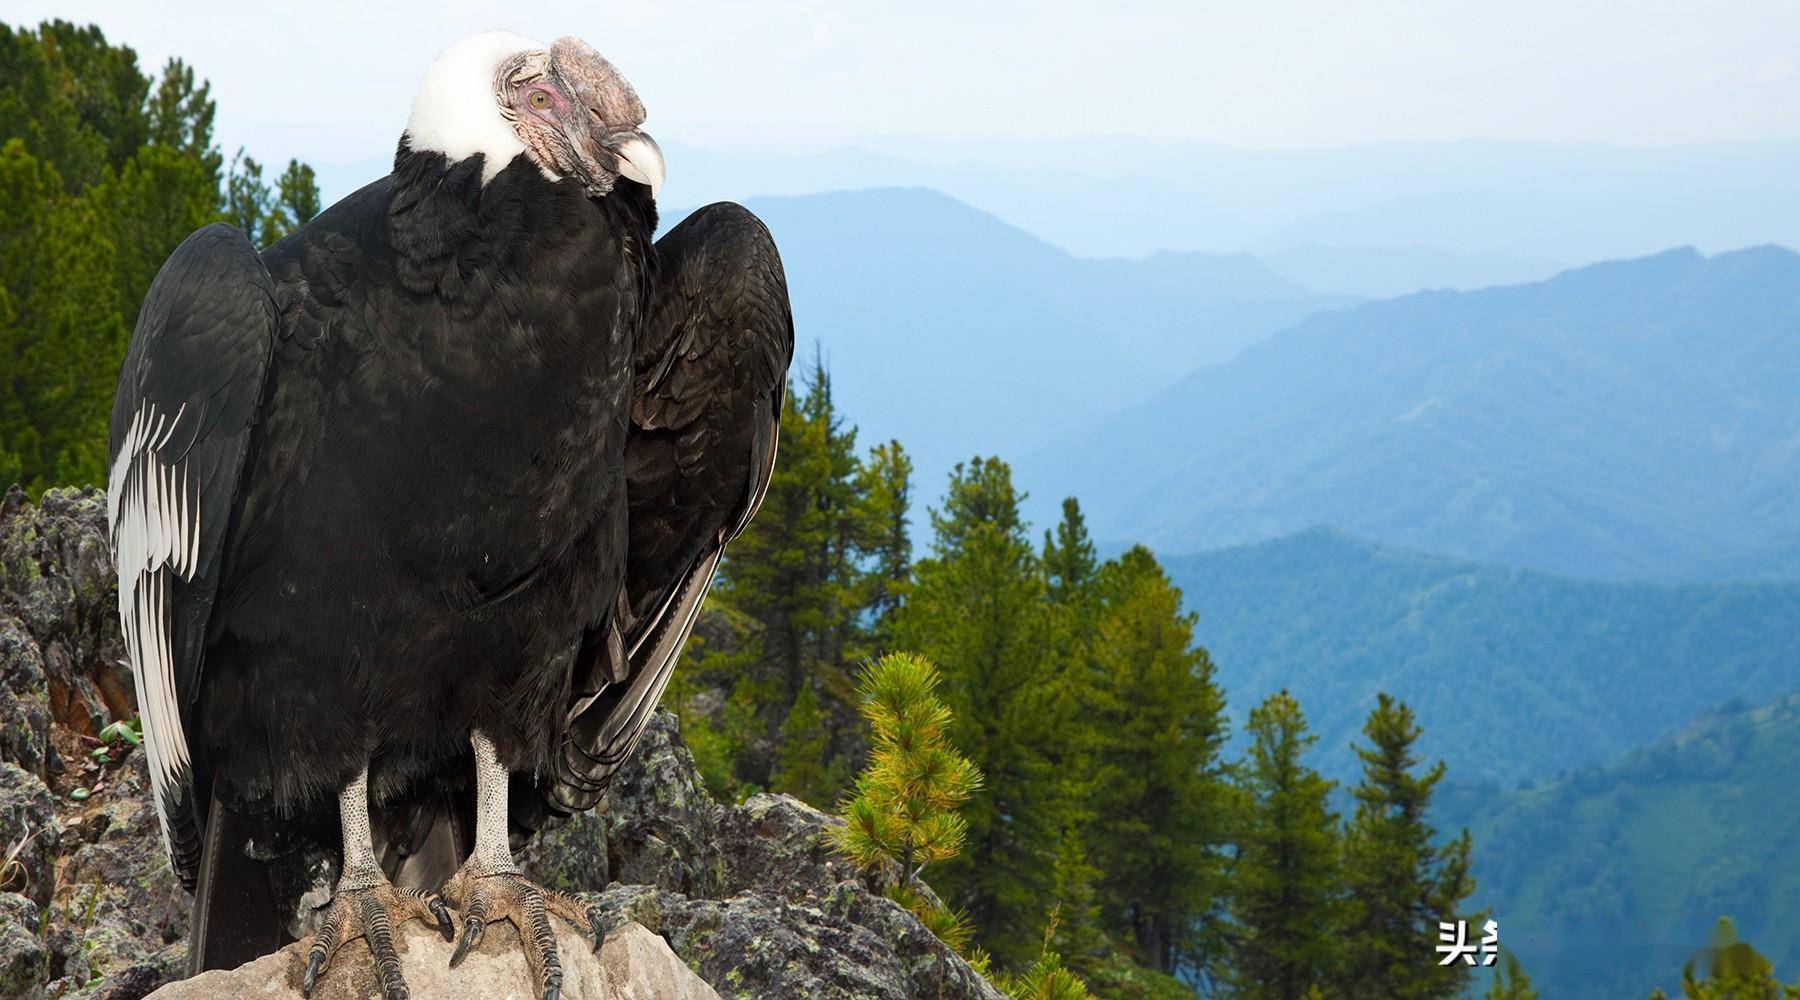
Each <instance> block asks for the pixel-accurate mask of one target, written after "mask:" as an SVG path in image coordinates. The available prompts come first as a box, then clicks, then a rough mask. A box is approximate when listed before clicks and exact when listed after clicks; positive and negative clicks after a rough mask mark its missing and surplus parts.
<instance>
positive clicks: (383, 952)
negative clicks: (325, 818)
mask: <svg viewBox="0 0 1800 1000" xmlns="http://www.w3.org/2000/svg"><path fill="white" fill-rule="evenodd" d="M338 813H339V816H340V819H341V822H342V824H343V830H344V858H343V861H344V863H343V867H342V868H340V869H339V872H338V883H337V890H336V891H335V892H334V893H332V896H331V903H330V904H329V906H328V907H327V909H326V911H325V923H324V926H322V927H320V928H319V933H317V934H315V935H313V943H312V950H311V952H310V953H309V954H308V955H307V959H306V975H305V978H304V979H303V980H302V981H301V987H300V990H301V993H303V994H304V995H306V996H312V991H313V987H314V986H316V985H318V982H319V977H320V976H321V975H322V974H323V973H324V972H325V970H327V969H329V968H330V967H331V962H332V959H333V958H335V957H336V956H337V953H338V950H339V949H340V948H342V947H343V946H344V945H346V944H349V943H350V942H352V941H354V940H356V939H357V938H363V939H364V940H366V941H367V942H368V943H369V950H370V951H371V952H373V953H374V956H375V968H376V971H377V972H379V973H380V975H381V987H382V992H383V994H384V996H385V998H386V1000H407V990H406V980H405V979H403V978H402V977H401V975H400V956H399V955H398V954H396V953H395V951H394V928H396V927H398V926H400V924H402V923H404V922H406V921H408V920H411V919H413V918H415V917H416V918H418V919H420V920H426V921H429V922H431V923H433V924H435V925H437V929H438V932H439V933H440V934H442V935H444V940H446V941H449V940H450V939H451V938H452V937H453V936H454V932H455V928H454V926H453V925H452V924H451V922H450V911H449V908H448V907H446V906H445V905H444V901H443V899H441V898H440V897H438V896H437V894H435V893H425V892H418V891H416V890H413V889H397V888H395V887H394V885H393V884H392V883H390V882H389V881H388V879H387V876H386V875H385V874H383V873H382V871H381V865H380V863H379V862H377V861H376V860H375V846H374V838H373V837H371V836H370V833H369V769H368V768H367V767H366V766H365V767H364V768H363V770H362V773H361V774H359V775H357V776H356V780H355V781H352V782H351V783H350V784H349V786H348V787H346V788H345V789H344V791H343V793H342V794H341V795H339V796H338Z"/></svg>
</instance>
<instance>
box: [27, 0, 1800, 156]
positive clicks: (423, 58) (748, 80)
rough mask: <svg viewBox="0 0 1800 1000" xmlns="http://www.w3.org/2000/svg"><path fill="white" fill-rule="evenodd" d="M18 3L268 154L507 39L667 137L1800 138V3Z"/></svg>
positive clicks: (358, 133) (335, 134)
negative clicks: (213, 102)
mask: <svg viewBox="0 0 1800 1000" xmlns="http://www.w3.org/2000/svg"><path fill="white" fill-rule="evenodd" d="M7 6H8V10H7V13H6V14H5V17H6V19H7V20H8V21H11V22H14V23H20V22H29V21H35V20H38V19H40V18H43V17H50V16H60V17H65V18H71V19H75V20H81V21H95V22H98V23H99V24H101V25H103V26H104V27H105V28H106V29H107V31H108V33H109V34H110V35H111V36H112V37H114V38H115V39H117V40H119V41H123V42H127V43H129V44H132V45H134V46H136V47H137V48H138V50H139V52H140V54H141V55H142V57H143V58H144V61H145V62H146V63H149V64H152V65H154V64H158V63H160V61H161V60H162V59H163V58H164V57H166V56H168V55H170V54H182V55H185V56H186V57H187V58H188V59H189V60H190V61H191V62H193V63H194V64H195V65H196V66H197V67H198V68H199V69H200V70H201V72H203V73H205V74H206V75H207V76H209V77H210V78H211V79H212V80H213V81H214V84H215V87H216V92H217V94H218V97H219V101H220V131H221V138H222V139H224V140H226V141H227V142H228V143H229V142H239V141H241V142H245V143H248V144H250V145H252V146H253V147H255V148H264V149H266V152H265V154H264V155H265V158H268V159H273V158H276V155H277V154H280V155H286V154H287V153H288V152H289V150H288V148H285V147H290V146H291V147H292V151H293V152H296V153H302V154H303V155H308V156H310V157H311V158H313V159H315V160H322V161H340V162H342V161H353V160H362V159H365V158H367V157H368V156H370V155H380V154H385V153H386V151H387V148H388V146H389V145H390V144H391V142H392V140H393V139H394V138H395V137H396V136H397V134H398V132H399V130H400V127H401V125H402V123H403V119H404V112H405V108H406V102H407V99H408V97H409V96H410V92H411V90H412V87H413V84H414V82H415V81H416V80H417V78H418V76H419V74H420V72H421V71H422V69H423V67H424V66H425V65H426V64H427V63H428V62H429V61H430V59H431V57H432V55H433V54H434V53H435V52H436V51H437V50H438V49H440V48H441V47H443V46H444V45H445V44H447V43H448V42H450V41H452V40H454V39H455V38H457V37H460V36H462V35H464V34H466V33H468V32H471V31H475V30H479V29H481V28H486V27H508V28H512V29H514V30H517V31H520V32H523V33H526V34H530V35H535V36H537V37H542V38H545V39H549V38H551V37H554V36H556V35H559V34H577V35H580V36H582V37H584V38H586V39H587V40H588V41H589V42H591V43H593V45H594V46H595V47H596V48H598V49H599V50H600V51H601V52H603V53H604V54H606V55H607V56H608V57H610V58H611V59H612V60H613V61H614V62H616V63H617V64H619V66H620V67H621V68H622V69H624V71H625V72H626V74H627V76H628V77H629V78H630V79H631V80H632V81H633V82H634V83H635V84H636V86H637V88H638V90H639V91H640V93H641V94H642V96H643V98H644V100H645V103H646V104H647V105H648V107H649V109H650V126H651V128H652V130H653V132H654V133H655V134H656V135H657V136H658V138H660V139H662V140H663V141H664V142H676V143H685V144H689V145H704V146H713V147H733V148H751V147H756V148H763V147H774V146H784V145H793V146H798V147H801V148H816V147H819V146H825V145H838V144H854V143H859V142H863V141H865V140H870V139H873V138H876V137H889V138H890V139H893V138H896V137H900V138H911V137H917V138H918V139H919V140H920V147H921V156H925V155H929V156H931V157H934V158H948V159H954V158H955V157H956V156H957V155H958V154H957V148H958V143H957V140H959V139H969V138H975V137H979V138H982V139H988V140H1009V139H1043V138H1056V139H1070V138H1086V137H1099V136H1107V135H1129V136H1136V137H1141V138H1147V139H1155V140H1161V141H1178V142H1205V143H1221V144H1226V145H1234V146H1251V147H1290V148H1291V147H1307V146H1335V145H1344V144H1357V143H1366V142H1373V141H1382V140H1393V139H1425V140H1440V139H1457V138H1489V139H1540V140H1552V141H1569V140H1588V141H1603V142H1611V143H1622V144H1627V145H1640V144H1643V145H1662V144H1673V143H1687V142H1696V141H1707V140H1717V139H1760V138H1800V3H1796V2H1792V0H1781V2H1777V0H1720V2H1710V3H1709V2H1704V0H1701V2H1696V0H1654V2H1646V0H1612V2H1592V0H1589V2H1568V0H1548V2H1546V0H1509V2H1505V3H1496V2H1493V0H1483V2H1475V3H1466V2H1440V3H1430V2H1405V0H1377V2H1352V3H1344V2H1341V0H1339V2H1291V0H1258V2H1248V3H1247V2H1242V0H1233V2H1225V3H1218V2H1185V3H1184V2H1170V3H1100V2H1089V3H1063V2H1016V3H1015V2H986V3H956V2H948V0H921V2H910V3H908V2H894V3H848V2H847V3H833V4H823V3H819V4H815V3H805V2H795V0H775V2H754V3H751V2H731V0H708V2H654V3H653V2H645V0H614V2H602V3H567V2H561V0H538V2H531V3H505V4H500V3H491V2H489V3H468V2H450V3H441V4H440V3H425V4H406V5H392V6H391V9H390V7H389V5H383V4H378V3H372V2H360V3H345V2H338V0H329V2H321V3H308V4H245V3H242V2H233V3H190V2H162V3H148V2H144V0H129V2H119V0H99V2H92V0H54V2H46V0H15V2H13V3H10V4H8V5H7ZM427 9H429V10H431V13H428V14H427V13H417V12H416V11H422V10H427ZM271 145H278V146H282V147H284V148H281V149H267V147H269V146H271ZM1092 155H1093V156H1094V157H1096V158H1103V157H1105V156H1107V155H1108V152H1107V148H1106V146H1105V144H1103V143H1096V144H1095V147H1094V149H1093V151H1092Z"/></svg>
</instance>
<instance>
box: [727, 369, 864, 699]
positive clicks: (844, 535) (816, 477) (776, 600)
mask: <svg viewBox="0 0 1800 1000" xmlns="http://www.w3.org/2000/svg"><path fill="white" fill-rule="evenodd" d="M808 378H809V380H808V382H807V384H806V386H805V388H804V391H803V392H799V393H796V392H793V391H790V392H789V393H788V394H787V399H786V402H785V403H784V404H783V408H782V415H781V454H780V458H779V460H778V461H777V462H776V463H775V471H774V474H773V476H772V477H771V478H770V482H769V489H768V492H767V494H766V495H765V497H764V498H763V505H762V510H761V511H760V512H759V513H758V514H757V516H756V520H754V521H752V522H751V524H750V527H749V529H748V530H746V531H745V532H744V534H743V536H742V537H740V538H739V539H738V540H737V541H735V542H733V543H732V546H731V549H730V552H729V554H728V555H727V556H726V560H725V565H724V568H723V569H722V571H721V573H720V577H721V579H720V583H719V586H718V587H717V588H716V589H717V593H718V594H719V596H720V598H721V600H722V602H723V603H725V604H727V605H729V606H730V607H732V608H733V609H735V610H737V611H739V612H741V613H743V614H744V615H747V616H748V617H749V618H750V619H752V620H753V621H754V622H755V624H756V630H755V634H756V640H755V641H756V642H757V643H758V650H757V655H756V656H755V658H754V662H755V663H756V664H757V670H758V671H759V672H760V673H762V674H765V675H767V677H768V678H769V679H770V680H771V681H772V688H773V691H774V695H775V696H774V698H773V699H772V704H774V705H775V706H777V707H778V709H779V711H781V712H783V713H785V711H786V710H787V708H788V707H789V706H791V705H792V704H793V702H794V699H795V698H796V697H797V696H798V695H799V693H800V685H801V683H802V682H803V681H804V680H805V679H807V678H808V677H812V676H814V675H815V674H816V673H817V671H818V670H819V669H820V668H823V669H825V670H828V671H829V670H838V669H841V667H842V664H843V662H844V660H843V654H844V653H845V652H846V647H849V646H854V645H855V641H854V632H855V629H856V628H857V627H858V625H859V622H858V615H857V611H858V600H857V594H858V593H859V591H860V589H861V587H862V582H861V580H860V579H859V577H858V574H857V573H856V568H855V565H854V559H853V556H854V553H853V550H852V540H853V538H854V535H855V525H854V523H853V520H854V516H855V510H856V503H855V500H856V493H855V482H856V480H855V477H856V473H857V463H856V459H855V454H854V447H855V431H854V430H853V429H848V428H846V427H844V426H843V420H842V417H841V416H840V415H839V414H838V413H837V411H836V408H835V405H834V404H833V402H832V398H831V382H830V377H829V376H828V375H827V374H826V372H825V369H824V366H823V364H822V363H820V362H815V363H814V366H813V368H812V371H811V373H810V375H809V377H808ZM782 717H783V716H782V715H776V716H774V717H773V719H772V720H771V724H772V725H779V724H780V722H781V719H782Z"/></svg>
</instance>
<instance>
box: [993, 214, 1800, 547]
mask: <svg viewBox="0 0 1800 1000" xmlns="http://www.w3.org/2000/svg"><path fill="white" fill-rule="evenodd" d="M1796 316H1800V255H1797V254H1795V253H1794V252H1793V251H1791V250H1786V249H1783V248H1780V247H1758V248H1753V249H1748V250H1742V251H1738V252H1733V253H1722V254H1718V255H1715V256H1712V257H1705V256H1702V255H1700V254H1699V253H1697V252H1695V251H1693V250H1691V249H1683V250H1672V251H1669V252H1667V253H1663V254H1658V255H1656V256H1654V257H1646V258H1643V259H1640V260H1628V261H1613V262H1609V263H1604V264H1595V265H1592V266H1589V267H1584V268H1580V269H1578V270H1573V271H1568V272H1565V273H1564V274H1561V275H1558V276H1557V277H1555V278H1552V279H1550V280H1548V281H1544V282H1539V283H1536V284H1529V285H1517V286H1512V287H1506V288H1490V289H1484V290H1481V291H1474V292H1428V293H1421V294H1418V295H1411V296H1408V297H1406V298H1402V299H1393V300H1389V301H1384V302H1376V303H1370V304H1367V305H1363V306H1359V307H1356V308H1352V309H1348V310H1343V311H1338V312H1330V313H1323V314H1320V315H1318V316H1315V317H1313V318H1312V319H1310V320H1307V321H1306V322H1304V323H1302V324H1300V325H1299V326H1297V327H1295V328H1293V329H1291V330H1287V331H1284V332H1283V333H1281V334H1278V335H1277V336H1275V337H1273V338H1271V339H1269V340H1267V341H1265V342H1263V343H1261V344H1258V345H1256V346H1255V347H1252V348H1250V349H1249V350H1247V351H1245V352H1244V353H1243V354H1242V355H1240V356H1239V357H1238V358H1237V359H1235V360H1233V361H1231V362H1229V363H1226V364H1223V365H1217V366H1214V367H1210V368H1204V369H1201V370H1200V371H1198V372H1195V373H1194V374H1193V375H1191V376H1189V377H1188V378H1186V379H1184V380H1183V381H1182V382H1181V384H1179V385H1177V386H1175V387H1173V388H1171V389H1170V390H1168V391H1167V392H1165V393H1163V394H1161V395H1160V396H1158V397H1157V398H1155V399H1153V400H1151V401H1149V402H1147V403H1145V404H1143V405H1141V406H1139V407H1137V408H1135V409H1132V410H1130V411H1128V412H1125V413H1123V414H1121V415H1118V416H1116V417H1114V418H1112V419H1109V420H1107V421H1105V422H1104V423H1102V424H1100V425H1099V426H1098V427H1096V428H1093V429H1092V430H1089V431H1086V432H1083V433H1080V434H1076V435H1073V436H1071V437H1069V438H1068V439H1067V440H1065V441H1060V442H1058V443H1057V444H1056V445H1055V446H1053V447H1052V448H1050V449H1048V450H1046V451H1043V452H1040V453H1038V454H1036V455H1033V456H1031V457H1030V458H1029V459H1028V460H1027V461H1025V462H1023V463H1022V465H1021V469H1020V479H1021V482H1022V483H1023V484H1024V485H1025V486H1026V487H1027V488H1029V489H1032V490H1036V491H1039V492H1046V493H1048V494H1049V495H1058V496H1060V495H1063V494H1066V493H1075V494H1077V495H1079V496H1081V497H1082V499H1083V501H1084V502H1085V503H1087V504H1088V507H1089V510H1090V514H1091V516H1092V518H1093V522H1094V530H1095V534H1096V535H1097V536H1098V537H1100V538H1103V539H1119V540H1121V541H1141V542H1144V543H1146V544H1150V545H1152V546H1154V547H1155V548H1156V549H1157V550H1158V551H1161V552H1171V553H1173V552H1195V551H1201V550H1204V549H1209V548H1216V547H1219V546H1223V545H1233V544H1241V543H1246V542H1253V541H1262V540H1266V539H1269V538H1274V537H1279V536H1281V535H1285V534H1291V533H1293V532H1296V531H1301V530H1304V529H1306V528H1310V527H1314V526H1318V525H1324V526H1327V527H1332V528H1337V529H1339V530H1342V531H1347V532H1350V533H1352V534H1355V535H1359V536H1363V537H1368V538H1374V539H1378V540H1381V541H1386V542H1392V543H1396V544H1402V545H1406V546H1409V547H1413V548H1418V549H1423V550H1425V551H1429V552H1439V553H1443V554H1446V555H1454V556H1461V557H1465V558H1471V559H1480V560H1483V561H1487V562H1497V563H1502V564H1506V565H1513V566H1522V567H1527V568H1532V569H1540V570H1544V571H1547V572H1555V573H1562V574H1565V575H1570V576H1579V577H1586V578H1604V579H1623V580H1663V581H1691V580H1735V579H1796V578H1800V563H1797V562H1795V556H1796V555H1800V502H1797V501H1796V500H1795V498H1796V497H1800V452H1797V451H1796V450H1795V449H1794V448H1793V441H1794V435H1795V433H1796V429H1797V428H1800V394H1797V393H1795V392H1794V386H1796V385H1800V336H1796V322H1797V321H1796V318H1795V317H1796Z"/></svg>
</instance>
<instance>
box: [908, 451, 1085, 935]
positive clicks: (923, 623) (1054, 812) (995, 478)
mask: <svg viewBox="0 0 1800 1000" xmlns="http://www.w3.org/2000/svg"><path fill="white" fill-rule="evenodd" d="M1019 500H1020V496H1019V495H1018V493H1017V492H1016V491H1014V489H1013V485H1012V474H1011V471H1010V470H1009V469H1008V468H1007V466H1006V463H1004V462H1001V461H999V460H998V459H984V458H977V459H975V460H974V461H972V462H970V463H968V464H966V465H958V466H957V467H956V469H955V470H954V471H953V472H952V473H951V477H950V483H949V489H948V491H947V492H946V494H945V497H944V502H943V507H942V508H941V509H939V510H933V511H932V512H931V523H932V529H933V534H934V539H933V542H932V554H931V556H930V557H929V558H926V559H921V560H919V562H918V563H916V564H915V565H914V568H913V569H914V575H913V583H912V587H911V590H910V591H909V593H908V595H907V600H906V603H905V604H904V605H903V606H902V607H901V609H900V611H899V613H898V614H897V615H896V621H895V633H896V636H897V639H898V641H899V643H900V644H901V646H902V647H903V648H908V649H913V650H916V651H918V652H919V653H921V654H923V655H925V656H926V657H928V658H930V659H932V660H934V661H935V662H937V663H938V664H940V665H941V667H942V670H943V675H944V686H943V696H944V700H945V702H946V703H948V704H949V706H950V708H951V710H952V711H953V712H954V713H955V717H956V722H955V724H954V726H953V728H952V730H951V739H952V741H953V742H954V743H955V744H956V745H957V746H958V747H959V748H961V749H962V751H963V752H964V753H966V754H968V755H969V758H970V759H971V760H972V761H974V762H975V764H976V766H977V767H979V768H980V769H981V772H982V773H983V774H984V775H986V776H987V777H986V783H985V784H984V785H983V787H982V791H981V792H980V794H978V795H976V796H975V797H974V798H973V799H971V800H970V802H969V804H968V806H967V807H966V808H965V809H964V810H963V815H964V816H965V817H966V818H967V820H968V827H969V839H968V847H967V849H966V850H965V851H964V852H963V854H962V856H960V857H959V858H957V859H956V860H955V861H954V862H952V863H950V864H948V865H946V866H945V868H944V871H943V873H942V875H941V876H940V878H939V879H938V883H939V888H940V889H942V890H943V891H944V892H945V893H946V894H947V896H948V898H950V899H951V900H953V901H954V902H955V903H956V905H958V906H960V907H962V908H963V909H965V910H966V911H967V912H968V914H969V917H970V919H971V920H972V921H974V923H975V925H976V927H978V928H979V929H980V933H981V935H982V942H983V944H984V945H985V946H986V947H988V948H989V949H990V950H991V951H992V952H993V954H994V956H995V958H996V959H998V960H999V961H1000V962H1002V963H1003V964H1007V965H1012V966H1015V967H1023V966H1024V965H1026V964H1028V963H1030V962H1031V961H1033V960H1034V956H1036V954H1037V953H1038V951H1039V945H1040V938H1041V933H1040V931H1041V928H1042V926H1043V920H1044V914H1045V912H1046V911H1047V909H1048V908H1049V907H1050V905H1051V903H1052V899H1051V895H1052V891H1053V878H1054V874H1053V872H1054V867H1055V866H1054V859H1055V856H1056V844H1057V840H1058V838H1059V837H1060V836H1061V834H1062V832H1063V831H1064V830H1066V829H1068V828H1069V826H1070V825H1071V819H1072V815H1071V814H1072V811H1073V802H1072V799H1073V796H1072V795H1071V794H1070V791H1069V786H1068V781H1067V780H1066V774H1065V772H1064V771H1063V769H1062V767H1061V765H1062V764H1063V763H1064V756H1065V754H1066V753H1067V751H1068V749H1069V746H1070V743H1071V733H1070V721H1069V719H1068V717H1067V715H1066V712H1065V710H1064V707H1063V706H1064V705H1066V700H1064V699H1062V698H1061V697H1060V691H1059V689H1060V688H1062V687H1065V686H1066V680H1065V678H1064V673H1065V668H1064V666H1063V665H1061V664H1058V663H1057V662H1056V661H1055V656H1054V654H1055V652H1056V647H1055V644H1054V643H1053V642H1052V629H1051V616H1050V615H1049V614H1048V611H1047V607H1048V605H1047V603H1046V601H1045V590H1044V581H1043V576H1042V574H1041V573H1040V572H1039V570H1038V565H1037V554H1036V552H1035V551H1033V548H1032V546H1031V545H1030V543H1029V542H1028V541H1027V540H1026V535H1025V530H1024V526H1023V524H1022V523H1021V521H1020V518H1019V511H1018V504H1019Z"/></svg>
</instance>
